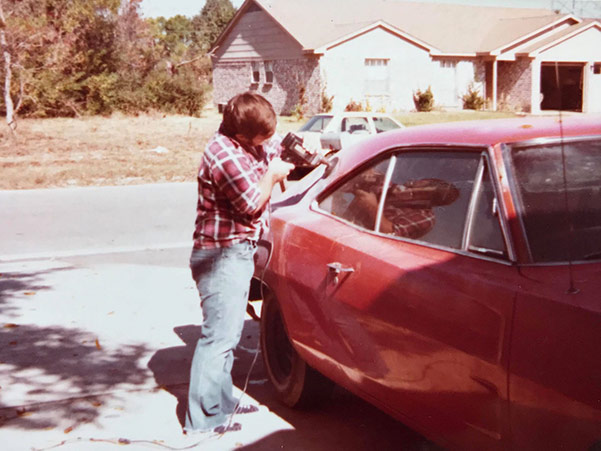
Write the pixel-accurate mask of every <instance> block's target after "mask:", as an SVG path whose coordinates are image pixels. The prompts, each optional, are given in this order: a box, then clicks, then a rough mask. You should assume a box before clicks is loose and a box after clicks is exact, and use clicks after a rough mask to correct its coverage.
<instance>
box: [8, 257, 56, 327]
mask: <svg viewBox="0 0 601 451" xmlns="http://www.w3.org/2000/svg"><path fill="white" fill-rule="evenodd" d="M64 270H65V268H58V269H51V270H46V271H35V272H29V271H28V272H2V273H0V313H1V314H2V315H4V316H5V317H6V316H10V315H11V313H14V312H15V310H17V309H18V306H17V305H14V304H13V305H11V304H9V302H8V301H9V297H10V296H11V295H15V294H23V295H27V294H30V293H35V292H37V291H42V290H48V289H49V288H50V287H49V286H48V285H46V284H45V283H44V282H43V280H44V276H45V275H47V274H49V273H53V272H56V271H64ZM13 316H14V315H13Z"/></svg>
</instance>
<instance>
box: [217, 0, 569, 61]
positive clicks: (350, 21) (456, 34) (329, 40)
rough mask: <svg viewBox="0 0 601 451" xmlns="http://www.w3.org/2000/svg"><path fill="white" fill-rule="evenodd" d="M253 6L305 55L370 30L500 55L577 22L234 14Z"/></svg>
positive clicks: (327, 6) (541, 15) (459, 13)
mask: <svg viewBox="0 0 601 451" xmlns="http://www.w3.org/2000/svg"><path fill="white" fill-rule="evenodd" d="M252 3H256V4H257V5H259V6H260V7H261V8H262V9H263V10H265V11H266V12H267V14H269V15H270V16H271V17H272V18H273V19H274V20H275V21H276V22H277V23H279V24H280V26H281V27H282V28H283V29H284V30H286V31H287V32H288V33H289V34H290V35H291V36H292V37H293V38H294V39H295V40H296V41H297V42H298V43H299V44H300V45H301V46H302V47H303V49H304V50H305V51H306V52H321V51H323V50H324V49H327V48H328V47H331V46H332V45H335V44H336V43H338V42H342V41H344V40H345V39H349V38H351V37H353V36H354V35H356V34H359V33H361V32H364V31H367V30H368V29H370V27H373V26H383V27H385V28H388V29H389V30H390V31H391V32H396V33H398V34H399V35H401V36H403V37H405V38H407V39H410V40H413V41H415V42H416V43H418V44H419V45H423V46H424V47H426V48H428V50H430V51H431V52H433V53H440V54H455V55H475V54H482V53H492V52H495V51H499V49H503V48H504V47H506V46H510V45H513V44H514V43H515V42H516V40H518V39H521V38H524V37H527V36H535V35H536V34H537V33H539V32H541V31H543V30H545V29H550V28H553V27H556V26H558V25H559V24H561V23H568V24H577V23H579V22H580V20H579V19H577V18H575V17H573V16H570V15H567V14H556V13H554V12H553V11H551V10H548V9H526V8H499V7H487V6H466V5H456V4H439V3H417V2H410V1H397V0H344V1H340V0H302V1H291V0H246V2H245V3H244V4H243V5H242V6H241V7H240V9H239V11H238V13H237V14H238V15H241V14H243V13H244V11H245V9H247V8H249V7H251V5H252ZM235 21H236V18H234V20H233V21H232V24H233V23H235ZM228 29H229V27H228ZM225 34H227V29H226V31H225V32H224V34H223V35H225ZM223 35H222V37H223ZM220 40H221V38H220V39H219V40H218V41H217V43H216V45H218V44H219V42H220Z"/></svg>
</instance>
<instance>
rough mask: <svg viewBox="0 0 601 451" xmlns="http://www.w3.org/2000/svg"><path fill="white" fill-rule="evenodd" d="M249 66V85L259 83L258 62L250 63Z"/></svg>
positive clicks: (259, 71) (259, 68)
mask: <svg viewBox="0 0 601 451" xmlns="http://www.w3.org/2000/svg"><path fill="white" fill-rule="evenodd" d="M250 65H251V75H250V77H251V78H250V81H251V83H259V82H260V81H261V66H260V65H259V62H258V61H252V62H251V63H250Z"/></svg>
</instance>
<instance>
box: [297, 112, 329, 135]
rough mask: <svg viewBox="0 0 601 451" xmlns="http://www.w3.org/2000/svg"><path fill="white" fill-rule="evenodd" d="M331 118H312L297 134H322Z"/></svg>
mask: <svg viewBox="0 0 601 451" xmlns="http://www.w3.org/2000/svg"><path fill="white" fill-rule="evenodd" d="M332 117H333V116H313V117H312V118H311V119H309V120H308V121H307V123H306V124H305V125H303V126H302V127H301V128H300V129H299V130H298V131H299V132H323V130H324V129H325V128H326V127H327V126H328V124H329V123H330V121H331V120H332Z"/></svg>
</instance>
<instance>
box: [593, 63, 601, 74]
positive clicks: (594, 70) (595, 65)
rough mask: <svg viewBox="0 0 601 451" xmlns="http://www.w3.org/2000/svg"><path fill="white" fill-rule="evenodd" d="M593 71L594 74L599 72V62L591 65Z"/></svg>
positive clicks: (600, 69)
mask: <svg viewBox="0 0 601 451" xmlns="http://www.w3.org/2000/svg"><path fill="white" fill-rule="evenodd" d="M593 73H594V74H596V75H599V74H601V63H595V64H594V65H593Z"/></svg>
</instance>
